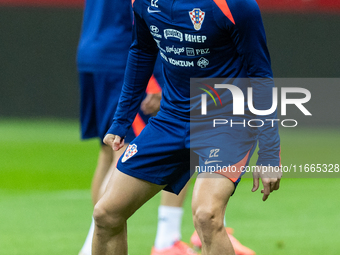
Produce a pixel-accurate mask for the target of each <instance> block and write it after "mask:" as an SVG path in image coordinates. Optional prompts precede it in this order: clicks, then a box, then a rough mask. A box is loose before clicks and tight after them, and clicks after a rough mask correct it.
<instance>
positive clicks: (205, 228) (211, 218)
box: [192, 173, 235, 255]
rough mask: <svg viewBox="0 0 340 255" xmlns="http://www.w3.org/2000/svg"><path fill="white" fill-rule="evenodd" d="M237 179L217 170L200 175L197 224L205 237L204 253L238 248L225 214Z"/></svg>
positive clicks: (227, 252)
mask: <svg viewBox="0 0 340 255" xmlns="http://www.w3.org/2000/svg"><path fill="white" fill-rule="evenodd" d="M234 189H235V186H234V183H233V182H232V181H230V180H229V179H228V178H226V177H224V176H222V175H220V174H217V173H212V174H211V173H201V174H199V175H198V177H197V179H196V183H195V187H194V192H193V199H192V211H193V219H194V225H195V228H196V230H197V233H198V235H199V237H200V239H201V241H202V255H216V254H224V255H232V254H235V253H234V249H233V247H232V244H231V242H230V240H229V238H228V235H227V232H226V231H225V228H224V224H223V218H224V214H225V208H226V206H227V203H228V200H229V198H230V196H231V194H232V193H233V191H234Z"/></svg>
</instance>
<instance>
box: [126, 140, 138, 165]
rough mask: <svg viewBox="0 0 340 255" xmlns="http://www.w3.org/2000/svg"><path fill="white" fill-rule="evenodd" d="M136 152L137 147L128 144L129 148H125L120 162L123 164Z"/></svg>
mask: <svg viewBox="0 0 340 255" xmlns="http://www.w3.org/2000/svg"><path fill="white" fill-rule="evenodd" d="M137 152H138V150H137V145H136V144H130V145H129V147H127V149H126V151H125V153H124V156H123V158H122V162H123V163H124V162H125V161H126V160H128V159H129V158H131V157H132V156H133V155H135V154H136V153H137Z"/></svg>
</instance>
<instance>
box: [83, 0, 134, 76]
mask: <svg viewBox="0 0 340 255" xmlns="http://www.w3.org/2000/svg"><path fill="white" fill-rule="evenodd" d="M132 19H133V13H132V9H131V2H130V1H118V0H86V2H85V11H84V16H83V25H82V32H81V37H80V41H79V45H78V53H77V66H78V70H79V71H85V72H93V71H109V70H113V69H117V68H121V69H122V70H123V72H124V69H125V66H126V61H127V56H128V51H129V47H130V45H131V42H132Z"/></svg>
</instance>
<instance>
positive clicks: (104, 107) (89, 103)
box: [79, 71, 150, 143]
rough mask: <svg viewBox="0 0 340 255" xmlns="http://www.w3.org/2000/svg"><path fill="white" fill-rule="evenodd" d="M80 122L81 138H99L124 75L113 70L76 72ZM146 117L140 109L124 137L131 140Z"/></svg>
mask: <svg viewBox="0 0 340 255" xmlns="http://www.w3.org/2000/svg"><path fill="white" fill-rule="evenodd" d="M79 79H80V122H81V137H82V139H88V138H93V137H99V138H100V140H101V141H102V140H103V138H104V136H105V134H106V132H107V130H108V129H109V127H110V126H111V124H112V120H113V116H114V114H115V111H116V108H117V105H118V100H119V96H120V92H121V90H122V85H123V80H124V75H123V73H122V72H121V71H117V72H92V73H90V72H80V73H79ZM149 117H150V116H148V115H144V114H143V112H142V111H140V112H139V113H138V115H137V121H136V122H135V123H134V124H133V126H132V128H131V129H130V130H129V132H128V134H127V136H126V137H125V142H127V143H129V142H131V141H132V140H133V139H134V138H135V137H136V135H137V134H138V132H139V130H141V129H143V128H144V126H145V125H146V123H147V122H148V119H149Z"/></svg>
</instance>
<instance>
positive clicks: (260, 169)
mask: <svg viewBox="0 0 340 255" xmlns="http://www.w3.org/2000/svg"><path fill="white" fill-rule="evenodd" d="M281 177H282V170H281V167H268V166H256V171H255V172H253V188H252V190H251V191H252V192H255V191H256V190H257V189H258V188H259V185H260V178H261V180H262V184H263V189H262V190H261V193H263V197H262V200H263V201H266V200H267V198H268V196H269V194H270V193H271V192H273V191H274V190H278V189H279V188H280V180H281Z"/></svg>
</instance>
